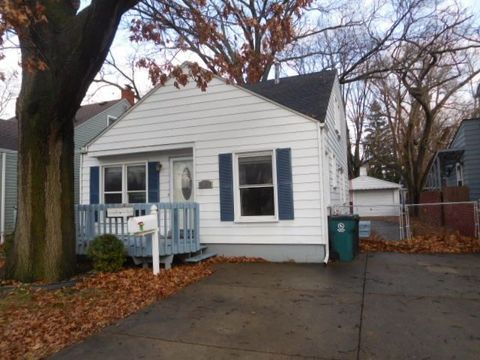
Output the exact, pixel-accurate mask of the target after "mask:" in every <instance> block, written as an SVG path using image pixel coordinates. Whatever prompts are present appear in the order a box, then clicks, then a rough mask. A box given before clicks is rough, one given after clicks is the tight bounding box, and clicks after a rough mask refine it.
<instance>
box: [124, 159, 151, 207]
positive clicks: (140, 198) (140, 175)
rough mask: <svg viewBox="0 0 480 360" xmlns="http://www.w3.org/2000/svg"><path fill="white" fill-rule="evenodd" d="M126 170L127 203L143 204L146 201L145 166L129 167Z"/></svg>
mask: <svg viewBox="0 0 480 360" xmlns="http://www.w3.org/2000/svg"><path fill="white" fill-rule="evenodd" d="M126 168H127V195H128V202H129V203H130V204H134V203H144V202H146V201H147V181H146V175H147V174H146V169H145V165H129V166H127V167H126Z"/></svg>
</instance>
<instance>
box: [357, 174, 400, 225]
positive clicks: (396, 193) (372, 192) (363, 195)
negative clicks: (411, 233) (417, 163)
mask: <svg viewBox="0 0 480 360" xmlns="http://www.w3.org/2000/svg"><path fill="white" fill-rule="evenodd" d="M350 200H351V202H352V206H353V212H354V213H355V214H358V215H360V216H362V217H378V216H398V215H399V214H400V204H401V185H399V184H397V183H394V182H391V181H386V180H381V179H377V178H374V177H371V176H368V175H367V169H366V168H365V167H362V168H360V176H359V177H356V178H354V179H352V181H351V183H350Z"/></svg>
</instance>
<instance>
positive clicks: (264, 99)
mask: <svg viewBox="0 0 480 360" xmlns="http://www.w3.org/2000/svg"><path fill="white" fill-rule="evenodd" d="M82 164H83V165H82V171H81V180H80V183H81V198H80V203H81V204H92V206H91V207H92V208H93V209H96V208H99V207H96V206H97V205H93V204H126V203H157V202H162V203H174V204H178V203H183V202H196V203H198V204H199V219H200V221H199V233H200V241H201V243H202V244H204V245H207V246H208V248H209V250H210V249H211V250H212V251H214V252H216V253H218V254H222V255H232V256H233V255H243V256H260V257H264V258H266V259H269V260H272V261H288V260H294V261H299V262H322V261H325V260H327V259H328V253H327V254H326V248H327V249H328V247H326V244H327V243H328V239H327V237H328V235H327V234H328V231H327V207H328V206H329V205H330V204H333V203H334V204H339V203H342V204H344V203H347V202H348V178H347V173H348V172H347V135H346V120H345V113H344V105H343V102H342V97H341V92H340V85H339V82H338V78H337V76H336V73H335V72H334V71H322V72H318V73H313V74H308V75H300V76H293V77H288V78H282V79H279V81H278V83H277V81H275V80H270V81H267V82H262V83H259V84H255V85H248V86H243V87H241V86H236V85H233V84H229V83H228V82H226V81H225V80H223V79H221V78H219V77H214V78H213V80H212V81H211V82H210V83H209V84H208V87H207V89H206V91H202V90H201V89H199V88H197V87H196V86H195V84H194V82H193V81H192V82H190V83H188V84H187V85H186V86H185V87H181V88H180V89H177V88H176V87H175V84H174V81H173V80H169V81H167V83H166V84H165V86H161V87H156V88H155V89H154V90H152V91H151V92H150V93H149V94H148V95H146V96H145V97H144V98H143V99H142V100H141V101H140V102H138V103H137V104H136V105H135V106H134V107H132V108H131V109H130V110H129V111H128V112H127V113H125V114H124V115H123V116H122V117H121V118H120V119H119V120H118V121H117V122H116V123H115V124H114V125H113V126H112V127H110V128H108V129H106V130H105V131H104V132H103V133H102V134H101V135H100V136H98V137H97V138H96V139H95V140H93V141H92V142H91V143H90V144H88V145H87V147H86V150H85V153H84V154H83V155H82ZM92 216H93V215H92ZM95 218H96V215H95ZM182 218H183V217H180V219H177V220H175V219H174V220H172V223H173V222H174V221H177V222H180V223H181V222H182ZM99 219H100V218H99ZM87 220H88V219H87ZM82 221H83V220H82ZM165 224H167V222H165ZM100 225H101V223H100V220H99V224H98V226H99V227H100ZM79 226H81V225H79ZM114 226H116V223H115V224H114ZM162 226H163V223H162ZM111 228H112V225H111V223H110V229H111ZM102 229H103V230H102V231H108V224H107V225H105V224H103V227H102ZM110 231H112V230H110ZM122 231H123V230H122ZM180 231H182V230H180ZM184 234H185V232H184ZM188 234H189V233H188V232H187V236H188ZM197 235H198V233H197V232H196V233H195V236H197ZM168 236H170V235H166V237H167V238H168ZM182 236H185V235H180V237H182ZM127 246H130V245H127ZM132 246H133V245H132ZM162 246H163V245H162ZM327 251H328V250H327Z"/></svg>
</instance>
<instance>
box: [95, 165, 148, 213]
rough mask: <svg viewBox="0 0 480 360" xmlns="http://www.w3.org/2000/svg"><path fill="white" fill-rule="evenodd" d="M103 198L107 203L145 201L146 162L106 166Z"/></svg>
mask: <svg viewBox="0 0 480 360" xmlns="http://www.w3.org/2000/svg"><path fill="white" fill-rule="evenodd" d="M103 169H104V171H103V186H104V187H103V200H104V203H105V204H122V203H130V204H134V203H145V202H146V200H147V180H146V178H147V172H146V165H145V164H132V165H113V166H105V167H104V168H103Z"/></svg>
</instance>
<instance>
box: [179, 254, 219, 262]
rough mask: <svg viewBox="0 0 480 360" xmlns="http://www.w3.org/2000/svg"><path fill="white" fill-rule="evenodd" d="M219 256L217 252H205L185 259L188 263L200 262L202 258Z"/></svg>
mask: <svg viewBox="0 0 480 360" xmlns="http://www.w3.org/2000/svg"><path fill="white" fill-rule="evenodd" d="M214 256H217V254H216V253H203V254H198V255H195V256H192V257H189V258H186V259H185V260H184V261H185V262H187V263H198V262H200V261H202V260H206V259H209V258H211V257H214Z"/></svg>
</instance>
